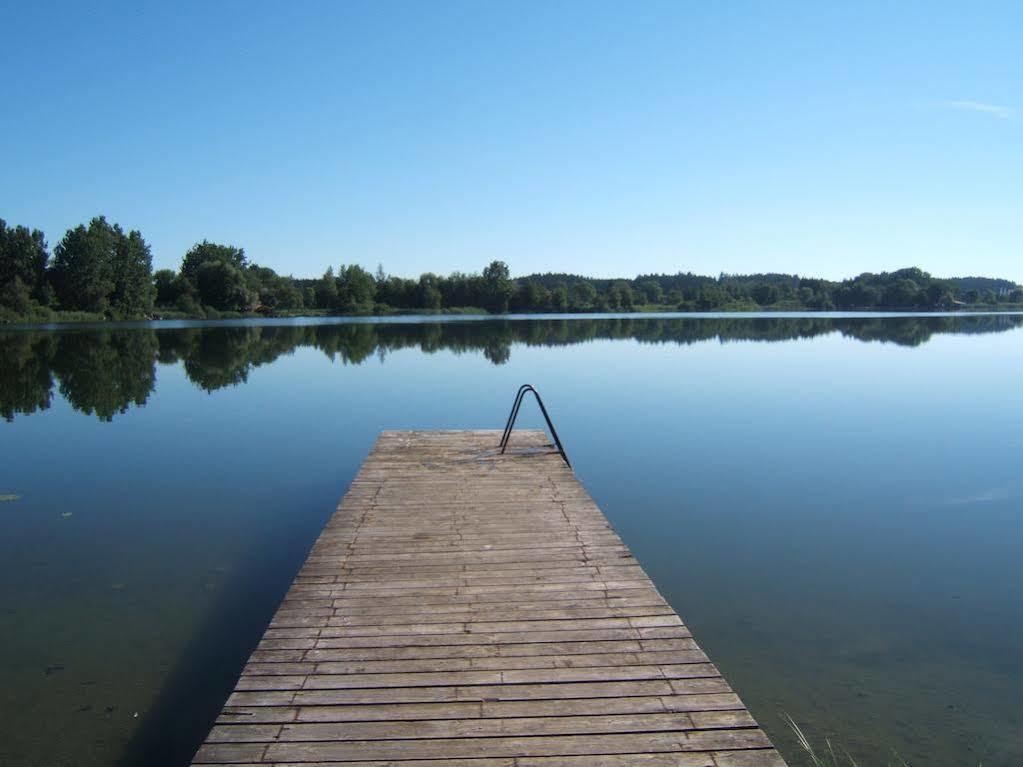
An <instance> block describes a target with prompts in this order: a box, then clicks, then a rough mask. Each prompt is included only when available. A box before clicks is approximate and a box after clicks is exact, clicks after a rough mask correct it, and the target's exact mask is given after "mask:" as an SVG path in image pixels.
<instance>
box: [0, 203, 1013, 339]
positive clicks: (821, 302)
mask: <svg viewBox="0 0 1023 767" xmlns="http://www.w3.org/2000/svg"><path fill="white" fill-rule="evenodd" d="M1020 303H1023V289H1021V288H1020V286H1019V285H1017V284H1015V283H1013V282H1010V281H1008V280H999V279H990V278H984V277H964V278H951V279H939V278H936V277H932V276H931V275H930V274H928V273H927V272H924V271H922V270H920V269H916V268H911V269H900V270H898V271H895V272H884V273H881V274H870V273H865V274H861V275H859V276H858V277H855V278H852V279H849V280H844V281H841V282H834V281H829V280H823V279H816V278H806V277H799V276H797V275H787V274H753V275H737V274H721V275H719V276H717V277H707V276H701V275H696V274H692V273H682V272H679V273H678V274H670V275H669V274H649V275H642V276H639V277H637V278H635V279H631V280H626V279H596V278H590V277H582V276H579V275H571V274H533V275H529V276H526V277H520V278H512V276H511V273H510V271H509V268H508V266H507V264H505V263H504V262H502V261H494V262H492V263H491V264H490V265H489V266H487V267H486V268H485V269H484V270H483V271H482V273H479V274H476V273H472V274H464V273H461V272H455V273H453V274H449V275H447V276H441V275H437V274H433V273H431V272H427V273H425V274H423V275H421V276H420V277H419V278H418V279H408V278H403V277H396V276H392V275H388V274H387V273H386V272H385V271H384V270H383V268H382V267H379V268H378V269H377V270H376V272H375V273H370V272H369V271H368V270H366V269H365V268H363V267H361V266H359V265H354V264H352V265H341V266H340V267H339V268H338V269H337V270H335V269H333V268H329V269H327V271H326V272H325V273H324V274H323V276H322V277H320V278H318V279H296V278H294V277H291V276H284V275H279V274H277V273H276V272H275V271H274V270H273V269H270V268H267V267H264V266H259V265H258V264H254V263H250V262H249V261H248V259H247V258H246V256H245V251H244V250H243V249H242V248H239V247H236V246H234V245H223V244H219V243H213V242H208V241H206V240H203V241H202V242H200V243H198V244H196V245H194V246H193V247H192V248H190V249H189V250H188V252H187V253H185V254H184V256H183V258H182V261H181V266H180V268H179V269H178V270H177V271H175V270H171V269H161V270H159V271H157V272H155V273H154V272H153V269H152V254H151V251H150V247H149V245H148V243H146V241H145V239H144V238H143V237H142V234H141V233H140V232H139V231H137V230H131V231H128V232H125V231H124V229H122V228H121V226H120V225H118V224H110V223H108V222H107V220H106V219H105V218H104V217H102V216H99V217H97V218H94V219H93V220H92V221H90V222H89V224H88V226H85V225H80V226H77V227H75V228H74V229H71V230H69V231H68V232H67V233H65V235H64V237H63V238H62V239H61V240H60V242H59V243H57V245H56V246H55V247H54V249H53V254H52V257H51V255H50V253H49V251H48V249H47V244H46V239H45V237H44V235H43V233H42V232H40V231H39V230H38V229H33V230H30V229H28V228H26V227H24V226H15V227H8V226H7V224H6V223H5V222H4V221H3V220H2V219H0V319H7V320H12V319H15V320H17V319H20V320H29V321H33V320H35V321H42V320H47V319H51V318H54V316H55V315H54V312H60V313H61V314H60V315H58V318H60V319H75V318H76V317H81V318H92V319H138V318H148V317H153V316H162V317H195V318H217V317H223V316H246V315H252V314H255V315H276V314H286V315H297V314H387V313H393V312H409V311H414V312H443V311H448V312H451V311H480V312H491V313H496V314H503V313H507V312H521V313H535V312H554V313H560V312H631V311H637V310H663V311H716V310H728V311H743V310H745V311H755V310H818V311H820V310H835V309H838V310H871V309H873V310H878V309H891V310H903V311H905V310H914V309H916V310H934V309H953V308H959V307H966V306H970V307H981V306H983V307H1006V306H1011V305H1017V304H1020Z"/></svg>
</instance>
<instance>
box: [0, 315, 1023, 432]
mask: <svg viewBox="0 0 1023 767" xmlns="http://www.w3.org/2000/svg"><path fill="white" fill-rule="evenodd" d="M1021 326H1023V315H1009V314H1001V315H940V316H906V317H823V316H798V317H780V318H778V317H755V318H750V317H742V316H734V317H724V318H721V317H701V318H663V317H643V316H636V317H615V318H593V319H589V318H586V319H541V320H532V321H528V322H521V321H510V320H502V319H495V320H485V321H481V322H415V323H408V324H401V323H396V322H382V323H373V322H364V321H363V322H352V323H336V322H334V323H329V324H320V325H317V324H308V325H258V324H252V325H248V326H246V325H232V326H198V327H188V328H175V329H167V328H160V329H157V328H153V327H136V328H130V329H125V328H116V327H102V328H99V329H96V328H87V329H86V328H78V329H68V330H62V331H60V332H56V333H55V332H53V331H41V330H32V329H24V330H13V331H6V332H0V356H2V358H3V359H4V361H5V364H4V365H3V366H0V415H2V416H3V417H4V418H5V419H6V420H8V421H10V420H13V418H14V416H15V415H18V414H30V413H34V412H37V411H41V410H46V409H48V408H49V407H50V406H51V405H52V403H53V389H54V386H55V385H56V387H57V389H58V391H59V392H60V394H61V396H62V397H64V399H65V400H66V401H67V402H68V403H69V404H70V405H71V406H72V407H73V408H75V410H78V411H79V412H82V413H85V414H88V415H95V416H96V417H97V418H98V419H100V420H102V421H109V420H111V419H113V417H114V416H115V415H118V414H119V413H124V412H126V411H127V410H128V408H130V407H131V406H133V405H134V406H136V407H138V406H143V405H145V403H146V401H147V400H148V398H149V395H150V394H151V393H152V391H153V390H154V389H155V388H156V363H157V362H159V363H161V364H175V363H178V362H180V363H182V364H183V366H184V370H185V373H186V375H187V377H188V379H189V380H190V381H191V382H192V383H193V384H195V385H196V386H198V387H200V388H202V389H204V390H205V391H214V390H216V389H220V388H223V387H226V386H234V385H237V384H241V383H244V382H245V381H246V380H247V378H248V375H249V372H250V371H251V370H252V369H253V368H256V367H259V366H260V365H266V364H269V363H272V362H273V361H274V360H276V359H277V358H279V357H280V356H282V355H287V354H291V353H292V352H294V351H295V350H296V349H298V348H301V347H309V348H314V349H318V350H320V351H321V352H323V353H324V354H325V355H326V356H327V357H328V358H329V359H331V360H332V361H334V360H340V361H341V362H342V363H343V364H347V365H358V364H361V363H362V362H364V361H366V360H367V359H369V358H371V357H373V356H374V355H377V356H381V357H383V356H385V355H386V354H388V353H389V352H392V351H398V350H401V349H408V348H416V349H419V350H420V351H422V352H424V353H427V354H430V353H434V352H437V351H442V350H446V351H452V352H454V353H456V354H458V353H472V354H483V356H484V357H486V359H488V360H490V361H491V362H492V363H493V364H495V365H501V364H504V363H505V362H507V361H508V360H509V359H510V358H511V354H512V350H513V349H514V347H515V346H517V345H525V346H543V347H557V346H570V345H572V344H579V343H585V342H587V341H593V340H634V341H637V342H639V343H648V344H676V345H689V344H695V343H701V342H707V341H715V340H716V341H718V342H720V343H728V342H741V341H746V342H778V341H791V340H797V339H808V338H815V337H818V336H825V335H830V334H833V333H839V334H841V335H842V336H844V337H847V338H853V339H856V340H859V341H864V342H883V343H893V344H898V345H900V346H920V345H921V344H924V343H926V342H927V341H929V340H930V339H931V338H932V337H933V336H934V335H936V334H975V333H998V332H1004V331H1007V330H1013V329H1015V328H1018V327H1021Z"/></svg>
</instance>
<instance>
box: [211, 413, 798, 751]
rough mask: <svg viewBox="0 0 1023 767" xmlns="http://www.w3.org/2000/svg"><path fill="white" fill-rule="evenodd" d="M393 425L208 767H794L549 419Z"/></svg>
mask: <svg viewBox="0 0 1023 767" xmlns="http://www.w3.org/2000/svg"><path fill="white" fill-rule="evenodd" d="M497 437H498V434H497V433H496V432H489V431H483V432H480V431H470V432H426V433H424V432H384V433H383V434H382V435H381V436H380V438H379V440H378V441H377V444H376V445H375V447H374V449H373V452H372V453H371V455H370V456H369V458H368V459H367V460H366V462H365V464H364V465H363V467H362V469H361V471H360V472H359V475H358V476H357V477H356V479H355V480H354V481H353V483H352V485H351V486H350V487H349V489H348V491H347V492H346V493H345V496H344V498H343V499H342V501H341V504H340V505H339V507H338V510H337V512H336V513H335V514H334V516H333V517H331V519H330V521H329V522H328V523H327V525H326V526H325V528H324V530H323V532H322V534H321V535H320V537H319V539H318V540H317V542H316V544H315V545H314V546H313V548H312V551H311V552H310V555H309V557H308V559H307V561H306V563H305V565H304V567H303V568H302V570H301V572H300V573H299V574H298V575H297V576H296V578H295V580H294V582H293V583H292V585H291V588H290V589H289V590H288V593H287V595H286V597H285V599H284V601H283V602H282V603H281V606H280V608H279V609H278V611H277V613H276V614H275V615H274V617H273V619H272V621H271V623H270V625H269V626H268V628H267V629H266V632H265V634H264V636H263V639H262V640H261V641H260V643H259V645H258V647H257V648H256V650H255V651H254V652H253V654H252V656H251V658H250V660H249V662H248V664H247V665H246V666H245V668H244V669H243V671H242V674H241V677H240V678H239V680H238V683H237V685H236V687H235V690H234V692H233V693H232V694H231V696H230V698H229V699H228V701H227V704H226V705H225V707H224V709H223V710H222V711H221V713H220V716H219V717H218V718H217V721H216V723H215V724H214V726H213V728H212V729H211V731H210V734H209V737H208V738H207V741H206V743H205V744H204V745H203V746H202V747H201V748H200V749H199V751H198V752H197V754H196V757H195V764H197V765H198V764H203V765H206V764H236V765H245V764H250V765H256V764H260V765H264V766H265V765H268V764H277V765H296V766H297V765H299V764H301V765H305V767H312V766H313V765H327V764H334V765H337V764H346V765H350V766H353V767H396V766H397V765H401V767H427V765H429V767H434V766H435V765H437V764H439V763H444V764H454V765H458V767H584V765H585V767H626V765H629V766H630V767H631V766H637V767H667V765H681V766H682V767H784V763H783V762H782V761H781V759H780V757H779V756H778V754H777V752H776V751H775V750H774V749H773V748H772V747H771V744H770V742H769V741H768V740H767V738H766V737H765V736H764V734H763V732H762V731H761V730H760V729H759V727H757V724H756V722H755V721H754V720H753V718H752V717H751V716H750V715H749V712H747V711H746V709H745V708H744V707H743V705H742V702H741V701H740V700H739V698H738V697H737V696H736V695H735V693H734V692H733V691H732V690H731V689H730V688H729V686H728V684H727V683H726V682H725V680H724V679H722V678H721V676H720V674H719V673H718V671H717V669H716V668H715V667H714V665H713V664H712V663H710V661H709V660H708V659H707V656H706V655H704V653H703V651H702V650H701V649H700V648H699V646H698V645H697V644H696V642H695V641H694V640H693V639H692V637H691V635H690V633H689V630H688V629H687V628H686V627H685V626H684V625H683V623H682V621H681V620H679V618H678V616H677V615H676V614H675V612H674V611H673V610H672V609H671V607H670V606H669V605H668V604H667V603H666V602H665V601H664V599H663V597H661V595H660V594H659V593H658V592H657V590H656V588H655V587H654V586H653V584H652V583H651V582H650V580H649V578H648V577H647V576H646V574H645V573H644V572H643V570H642V568H641V567H640V566H639V564H638V563H637V562H636V561H635V559H634V558H633V557H632V554H631V553H630V552H629V550H628V548H627V547H626V546H625V545H624V544H623V543H622V542H621V540H620V539H619V538H618V536H617V534H616V533H615V532H614V530H613V529H612V528H611V526H610V525H609V524H608V522H607V520H606V519H605V518H604V516H603V514H601V513H600V510H599V509H598V508H597V507H596V505H595V504H594V503H593V501H592V500H591V499H590V498H589V496H588V495H587V493H586V492H585V490H584V489H583V488H582V486H581V485H580V484H579V483H578V481H576V479H575V477H574V476H573V475H572V473H571V471H570V470H568V469H567V468H566V467H565V466H564V464H563V463H562V462H561V460H560V457H559V456H557V454H555V453H552V452H550V451H549V450H547V449H543V448H542V446H543V445H544V444H545V438H544V437H543V435H542V433H539V432H522V433H516V436H515V440H516V444H517V445H519V446H522V447H523V448H524V449H521V450H517V451H516V452H514V453H511V452H510V453H509V454H508V455H505V456H500V455H498V454H497V451H496V450H495V449H494V444H495V443H496V441H497Z"/></svg>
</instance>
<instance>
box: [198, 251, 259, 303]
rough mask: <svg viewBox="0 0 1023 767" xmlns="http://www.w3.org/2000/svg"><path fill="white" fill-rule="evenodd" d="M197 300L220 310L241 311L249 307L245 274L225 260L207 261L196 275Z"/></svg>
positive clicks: (250, 296) (250, 299) (249, 298)
mask: <svg viewBox="0 0 1023 767" xmlns="http://www.w3.org/2000/svg"><path fill="white" fill-rule="evenodd" d="M197 282H198V294H199V301H200V302H201V303H203V304H204V305H206V306H212V307H213V308H214V309H220V310H222V311H243V310H245V309H247V308H248V307H249V304H250V303H251V301H252V294H251V293H250V292H249V287H248V283H247V282H246V280H245V274H244V273H243V272H242V270H241V269H239V268H238V267H237V266H234V265H233V264H230V263H228V262H227V261H220V260H214V261H207V262H206V263H204V264H203V265H202V266H201V267H200V268H199V273H198V277H197Z"/></svg>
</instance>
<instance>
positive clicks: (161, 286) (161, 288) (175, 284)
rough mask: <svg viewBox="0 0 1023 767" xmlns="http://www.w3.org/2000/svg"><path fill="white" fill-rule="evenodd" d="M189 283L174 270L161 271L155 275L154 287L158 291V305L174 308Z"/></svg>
mask: <svg viewBox="0 0 1023 767" xmlns="http://www.w3.org/2000/svg"><path fill="white" fill-rule="evenodd" d="M186 285H188V281H187V280H185V279H184V278H183V277H181V276H180V275H179V274H178V273H177V272H175V271H174V270H173V269H159V270H157V271H156V273H154V274H153V287H154V288H155V289H156V303H157V304H158V305H160V306H172V305H173V304H174V302H175V301H177V300H178V296H180V295H181V294H182V293H183V292H184V286H186Z"/></svg>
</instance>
